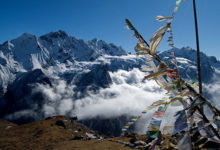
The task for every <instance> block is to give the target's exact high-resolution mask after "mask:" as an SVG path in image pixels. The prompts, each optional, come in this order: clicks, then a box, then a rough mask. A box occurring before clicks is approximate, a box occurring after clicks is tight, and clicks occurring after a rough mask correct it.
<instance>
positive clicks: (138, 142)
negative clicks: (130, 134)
mask: <svg viewBox="0 0 220 150" xmlns="http://www.w3.org/2000/svg"><path fill="white" fill-rule="evenodd" d="M134 145H142V146H145V145H146V143H145V142H144V141H135V142H134Z"/></svg>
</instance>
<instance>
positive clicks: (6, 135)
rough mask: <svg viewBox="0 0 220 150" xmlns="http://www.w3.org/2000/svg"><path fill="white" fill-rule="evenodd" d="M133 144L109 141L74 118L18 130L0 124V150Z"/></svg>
mask: <svg viewBox="0 0 220 150" xmlns="http://www.w3.org/2000/svg"><path fill="white" fill-rule="evenodd" d="M132 140H133V142H135V141H134V139H133V138H128V137H123V138H122V137H117V138H109V137H107V136H105V135H102V134H100V133H98V132H96V131H93V130H91V129H89V128H87V127H86V126H84V125H82V124H80V123H78V122H77V121H76V118H67V117H64V116H56V117H50V118H46V119H45V120H41V121H37V122H33V123H29V124H24V125H20V126H19V125H16V124H14V123H11V122H8V121H5V120H0V149H1V150H6V149H7V150H8V149H10V150H13V149H16V150H32V149H33V150H35V149H36V150H70V149H71V150H72V149H74V150H78V149H93V150H100V149H102V150H116V149H120V150H129V149H131V148H130V147H128V146H134V144H131V143H130V142H128V141H132ZM136 143H137V144H136V145H138V141H137V139H136ZM139 143H140V142H139ZM142 143H143V141H142ZM126 144H127V146H125V145H126ZM139 148H141V146H140V145H139Z"/></svg>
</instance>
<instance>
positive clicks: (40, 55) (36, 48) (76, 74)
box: [0, 30, 220, 135]
mask: <svg viewBox="0 0 220 150" xmlns="http://www.w3.org/2000/svg"><path fill="white" fill-rule="evenodd" d="M175 55H176V60H177V62H178V69H179V71H180V74H181V77H182V78H184V79H185V80H187V81H189V82H191V79H193V78H196V76H197V69H196V51H195V50H193V49H192V48H190V47H183V48H181V49H178V48H175ZM200 55H201V67H202V80H203V85H204V95H205V96H206V97H207V98H209V99H210V101H211V102H212V103H215V104H216V105H217V107H219V106H218V103H217V98H218V96H220V94H219V93H218V90H220V80H219V77H220V61H219V60H217V59H216V57H214V56H207V55H206V54H204V53H200ZM159 56H160V57H161V58H162V59H163V60H164V61H167V62H168V61H169V59H170V50H167V51H163V52H160V53H159ZM144 66H145V59H144V57H137V56H135V55H131V54H128V53H127V52H126V50H124V49H123V48H122V47H119V46H116V45H114V44H112V43H110V44H109V43H106V42H105V41H102V40H98V39H93V40H91V41H84V40H80V39H76V38H74V37H72V36H70V35H68V34H67V33H65V32H64V31H61V30H59V31H57V32H51V33H48V34H46V35H43V36H40V37H37V36H35V35H31V34H28V33H24V34H23V35H21V36H20V37H18V38H16V39H13V40H10V41H6V42H4V43H3V44H1V45H0V91H1V93H0V110H1V111H0V118H3V119H6V120H9V121H12V122H15V123H17V124H24V123H28V122H32V121H36V120H41V119H43V118H46V117H49V116H55V115H67V116H77V117H78V118H79V120H81V122H82V123H84V124H86V125H87V126H89V127H91V128H92V129H95V130H99V131H101V132H103V133H105V134H107V135H119V134H120V129H121V127H122V126H123V125H124V124H125V123H126V121H127V120H128V119H129V117H131V116H135V115H136V114H138V113H139V112H141V111H142V110H143V109H144V108H145V107H146V105H149V104H150V103H151V102H153V101H155V100H157V99H159V98H161V97H162V96H164V94H165V91H164V90H162V89H160V87H159V86H158V85H157V84H156V83H155V82H154V81H153V80H149V81H146V82H145V83H143V82H142V78H143V77H144V75H146V74H148V73H147V72H143V71H142V70H141V68H142V67H144ZM145 119H146V118H145ZM143 128H144V127H142V129H136V130H141V131H143V132H144V129H143Z"/></svg>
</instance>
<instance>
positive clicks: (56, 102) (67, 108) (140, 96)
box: [8, 68, 220, 133]
mask: <svg viewBox="0 0 220 150" xmlns="http://www.w3.org/2000/svg"><path fill="white" fill-rule="evenodd" d="M144 75H146V73H144V72H142V71H140V70H139V69H137V68H134V69H133V70H130V71H125V70H119V71H117V72H110V76H111V79H112V84H111V85H110V87H109V88H105V89H100V90H99V92H98V93H93V92H89V93H88V96H86V97H84V98H81V99H77V100H76V99H74V98H73V97H74V94H76V93H75V92H74V88H75V85H69V84H67V83H66V81H64V80H61V79H58V80H56V81H55V82H54V83H53V85H52V86H49V85H43V84H38V85H36V87H35V89H34V90H33V92H40V93H42V94H43V95H44V97H45V102H44V104H43V107H42V110H41V112H42V113H43V115H42V116H44V117H48V116H54V115H68V116H77V117H78V118H79V119H80V120H85V119H92V118H97V117H99V118H103V119H109V118H117V117H120V116H130V117H131V116H137V115H139V114H140V113H141V112H142V111H143V110H144V109H145V108H146V107H147V106H149V105H151V104H152V103H153V102H154V101H157V100H159V99H161V98H162V97H164V96H165V92H166V91H164V90H162V89H160V87H159V86H158V85H157V84H156V82H155V81H154V80H149V81H146V82H145V83H143V82H142V79H143V77H144ZM204 90H205V91H206V92H207V93H209V94H210V95H212V98H211V101H212V102H213V103H215V104H216V106H217V107H218V108H220V104H219V103H218V98H219V97H220V93H219V91H220V82H216V83H215V84H209V85H204ZM180 109H182V107H168V109H167V111H166V114H165V116H164V120H163V121H162V125H161V128H162V127H163V126H165V125H168V124H170V125H171V124H173V123H174V120H175V119H174V114H175V113H176V111H178V110H180ZM153 112H154V110H152V111H150V112H149V113H147V114H146V115H143V118H141V119H140V120H139V121H138V122H137V123H136V124H135V131H136V132H138V133H145V132H146V130H147V127H148V125H149V121H150V119H151V117H152V115H153ZM28 114H30V115H32V116H36V118H37V114H36V113H35V112H34V111H32V110H23V111H20V112H16V113H14V114H12V115H9V116H8V118H13V117H16V116H22V115H28Z"/></svg>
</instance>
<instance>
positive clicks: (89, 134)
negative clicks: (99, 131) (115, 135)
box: [86, 132, 97, 139]
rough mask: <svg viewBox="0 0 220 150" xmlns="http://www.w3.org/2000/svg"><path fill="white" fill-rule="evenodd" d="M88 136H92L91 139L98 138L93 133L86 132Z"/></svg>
mask: <svg viewBox="0 0 220 150" xmlns="http://www.w3.org/2000/svg"><path fill="white" fill-rule="evenodd" d="M86 136H87V137H88V138H91V139H96V138H97V137H96V136H94V135H93V134H91V133H87V132H86Z"/></svg>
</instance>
